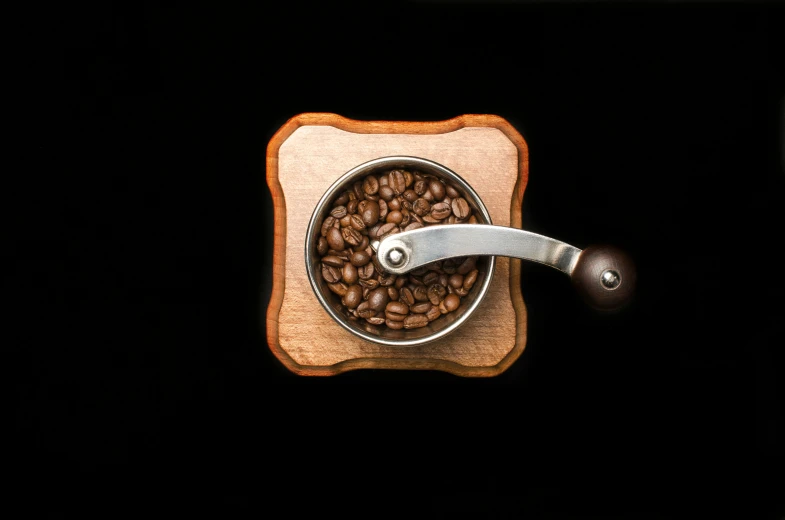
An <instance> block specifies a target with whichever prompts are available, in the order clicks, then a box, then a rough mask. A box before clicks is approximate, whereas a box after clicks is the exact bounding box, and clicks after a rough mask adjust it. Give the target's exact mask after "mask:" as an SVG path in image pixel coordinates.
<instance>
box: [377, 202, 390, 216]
mask: <svg viewBox="0 0 785 520" xmlns="http://www.w3.org/2000/svg"><path fill="white" fill-rule="evenodd" d="M378 204H379V220H384V219H385V218H386V217H387V213H388V212H389V211H390V209H389V208H388V207H387V203H386V202H385V201H384V199H379V202H378Z"/></svg>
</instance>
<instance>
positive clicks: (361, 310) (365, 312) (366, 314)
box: [357, 301, 376, 319]
mask: <svg viewBox="0 0 785 520" xmlns="http://www.w3.org/2000/svg"><path fill="white" fill-rule="evenodd" d="M357 316H359V317H360V318H363V319H367V318H370V317H372V316H376V311H375V310H373V309H371V304H370V303H368V302H367V301H364V302H362V303H361V304H360V305H358V306H357Z"/></svg>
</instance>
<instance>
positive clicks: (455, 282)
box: [447, 273, 463, 289]
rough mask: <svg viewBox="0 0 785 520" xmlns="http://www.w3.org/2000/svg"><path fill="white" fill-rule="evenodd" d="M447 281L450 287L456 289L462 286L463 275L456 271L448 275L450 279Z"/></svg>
mask: <svg viewBox="0 0 785 520" xmlns="http://www.w3.org/2000/svg"><path fill="white" fill-rule="evenodd" d="M447 283H448V284H450V287H452V288H453V289H458V288H459V287H463V275H462V274H458V273H455V274H453V275H450V279H449V280H448V282H447Z"/></svg>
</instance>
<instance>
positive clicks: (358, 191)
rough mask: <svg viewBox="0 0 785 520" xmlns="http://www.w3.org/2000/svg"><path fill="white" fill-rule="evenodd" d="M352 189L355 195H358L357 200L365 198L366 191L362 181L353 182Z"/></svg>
mask: <svg viewBox="0 0 785 520" xmlns="http://www.w3.org/2000/svg"><path fill="white" fill-rule="evenodd" d="M352 191H353V192H354V196H355V197H357V200H364V199H365V192H364V191H363V183H362V182H361V181H357V182H355V183H354V184H352Z"/></svg>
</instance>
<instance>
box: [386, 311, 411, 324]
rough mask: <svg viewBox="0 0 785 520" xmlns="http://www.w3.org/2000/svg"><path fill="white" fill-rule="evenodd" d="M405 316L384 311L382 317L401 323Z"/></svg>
mask: <svg viewBox="0 0 785 520" xmlns="http://www.w3.org/2000/svg"><path fill="white" fill-rule="evenodd" d="M406 316H407V315H406V314H399V313H397V312H392V311H388V310H386V309H385V311H384V317H385V318H387V319H388V320H390V321H403V320H404V318H406Z"/></svg>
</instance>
